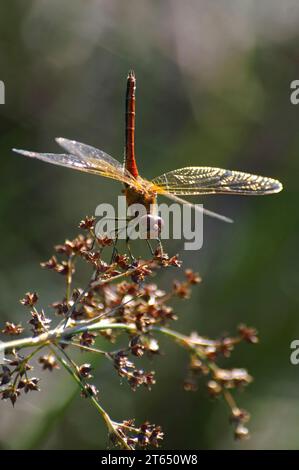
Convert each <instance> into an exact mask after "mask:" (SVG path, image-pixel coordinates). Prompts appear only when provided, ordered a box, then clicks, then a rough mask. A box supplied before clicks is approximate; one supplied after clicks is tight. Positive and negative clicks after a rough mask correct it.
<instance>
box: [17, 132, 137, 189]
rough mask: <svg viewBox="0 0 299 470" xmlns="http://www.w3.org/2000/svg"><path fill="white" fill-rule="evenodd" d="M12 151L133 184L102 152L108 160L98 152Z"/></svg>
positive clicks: (120, 167) (111, 159) (119, 167)
mask: <svg viewBox="0 0 299 470" xmlns="http://www.w3.org/2000/svg"><path fill="white" fill-rule="evenodd" d="M69 142H71V141H69ZM83 145H84V144H83ZM86 147H88V146H86ZM91 148H93V147H91ZM94 150H97V149H94ZM13 151H14V152H17V153H20V154H21V155H25V156H26V157H30V158H36V159H38V160H42V161H44V162H47V163H52V164H54V165H59V166H65V167H68V168H73V169H74V170H79V171H83V172H86V173H91V174H96V175H101V176H105V177H106V178H112V179H115V180H118V181H121V182H123V183H127V184H130V185H132V184H133V180H134V178H133V177H132V176H131V175H130V174H128V175H127V174H126V173H125V172H124V170H123V168H122V165H121V164H120V163H119V164H118V165H114V162H117V160H114V159H113V158H112V157H109V155H107V154H105V153H104V152H102V153H103V155H105V156H106V157H109V159H110V160H109V159H108V158H105V159H104V158H101V157H100V152H101V151H100V150H99V151H98V152H97V155H96V156H95V153H94V154H92V153H91V154H89V155H86V154H83V152H82V153H81V154H79V151H77V152H76V154H74V153H67V154H66V153H63V154H56V153H39V152H31V151H28V150H20V149H13ZM117 163H118V162H117Z"/></svg>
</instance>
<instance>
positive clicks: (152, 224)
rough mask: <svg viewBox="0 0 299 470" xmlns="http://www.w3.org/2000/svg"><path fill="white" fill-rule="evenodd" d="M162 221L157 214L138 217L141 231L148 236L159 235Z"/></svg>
mask: <svg viewBox="0 0 299 470" xmlns="http://www.w3.org/2000/svg"><path fill="white" fill-rule="evenodd" d="M163 225H164V221H163V219H162V218H161V217H159V216H158V215H151V214H146V215H143V216H142V217H140V221H139V226H140V230H141V232H142V233H144V234H147V235H149V236H150V238H155V237H157V236H159V235H160V233H161V230H162V228H163Z"/></svg>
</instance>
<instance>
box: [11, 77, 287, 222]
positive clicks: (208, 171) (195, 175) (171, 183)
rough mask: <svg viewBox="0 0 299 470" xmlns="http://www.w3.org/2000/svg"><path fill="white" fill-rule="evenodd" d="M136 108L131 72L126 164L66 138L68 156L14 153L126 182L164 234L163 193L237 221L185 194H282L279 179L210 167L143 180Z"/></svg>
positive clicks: (132, 199)
mask: <svg viewBox="0 0 299 470" xmlns="http://www.w3.org/2000/svg"><path fill="white" fill-rule="evenodd" d="M135 108H136V77H135V73H134V72H133V71H130V72H129V74H128V77H127V88H126V107H125V111H126V119H125V158H124V163H123V164H122V163H121V162H119V161H118V160H116V159H115V158H113V157H111V156H110V155H108V154H107V153H105V152H104V151H103V150H99V149H97V148H95V147H92V146H90V145H87V144H83V143H81V142H77V141H75V140H69V139H65V138H62V137H59V138H56V142H57V143H58V144H59V145H60V146H61V147H62V148H63V149H64V150H65V151H66V153H39V152H32V151H28V150H21V149H13V151H14V152H17V153H19V154H22V155H25V156H26V157H29V158H36V159H38V160H42V161H45V162H48V163H52V164H54V165H60V166H64V167H68V168H72V169H74V170H79V171H82V172H86V173H90V174H94V175H99V176H104V177H106V178H111V179H113V180H116V181H118V182H120V183H122V184H124V193H125V197H126V201H127V206H128V207H130V206H132V205H133V204H142V205H143V206H144V207H145V209H146V214H147V217H148V218H149V219H153V222H154V224H155V226H156V227H158V229H157V230H159V227H160V226H161V223H160V222H162V220H160V218H159V216H158V215H157V214H156V213H155V212H154V210H153V208H155V207H156V200H157V197H158V196H160V195H162V196H166V197H168V198H169V199H171V200H174V201H176V202H178V203H181V204H187V205H189V206H191V207H193V208H194V209H196V210H200V211H201V212H203V213H204V214H206V215H209V216H211V217H215V218H218V219H220V220H223V221H225V222H232V220H231V219H230V218H228V217H226V216H224V215H221V214H218V213H216V212H212V211H210V210H208V209H206V208H203V207H202V206H201V205H196V204H193V203H191V202H190V201H187V200H186V199H183V198H182V196H195V195H198V196H205V195H209V194H235V195H266V194H273V193H278V192H280V191H281V190H282V188H283V187H282V184H281V183H280V181H278V180H276V179H273V178H267V177H264V176H259V175H253V174H250V173H243V172H241V171H232V170H226V169H222V168H214V167H208V166H188V167H184V168H180V169H178V170H172V171H169V172H167V173H164V174H162V175H161V176H158V177H156V178H154V179H152V180H151V181H150V180H147V179H145V178H143V177H142V176H140V174H139V171H138V167H137V162H136V156H135ZM150 221H151V220H150Z"/></svg>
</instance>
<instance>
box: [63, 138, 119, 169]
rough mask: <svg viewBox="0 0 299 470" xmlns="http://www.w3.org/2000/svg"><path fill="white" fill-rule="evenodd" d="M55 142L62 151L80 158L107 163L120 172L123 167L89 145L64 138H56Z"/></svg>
mask: <svg viewBox="0 0 299 470" xmlns="http://www.w3.org/2000/svg"><path fill="white" fill-rule="evenodd" d="M55 140H56V142H57V143H58V144H59V145H60V146H61V147H62V148H63V149H64V150H66V151H67V152H69V153H72V154H73V155H77V156H78V157H80V158H83V159H84V158H88V159H89V158H93V159H95V160H99V161H104V162H106V163H109V165H112V166H115V167H117V168H119V169H121V170H122V169H123V165H122V164H121V163H120V162H119V161H117V160H115V158H113V157H111V156H110V155H108V154H107V153H106V152H103V150H99V149H97V148H95V147H92V146H91V145H87V144H82V143H81V142H76V140H69V139H65V138H64V137H57V138H56V139H55Z"/></svg>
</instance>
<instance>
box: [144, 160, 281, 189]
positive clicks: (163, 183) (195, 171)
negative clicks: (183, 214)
mask: <svg viewBox="0 0 299 470" xmlns="http://www.w3.org/2000/svg"><path fill="white" fill-rule="evenodd" d="M152 183H153V184H154V185H156V186H157V188H156V191H157V192H158V193H163V194H165V193H170V194H177V195H197V194H199V195H200V194H201V195H204V194H243V195H262V194H272V193H278V192H279V191H281V190H282V184H281V183H280V182H279V181H278V180H275V179H272V178H267V177H264V176H258V175H251V174H250V173H243V172H240V171H231V170H224V169H222V168H212V167H186V168H180V169H179V170H174V171H170V172H168V173H165V174H164V175H161V176H158V177H157V178H154V179H153V180H152Z"/></svg>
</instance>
